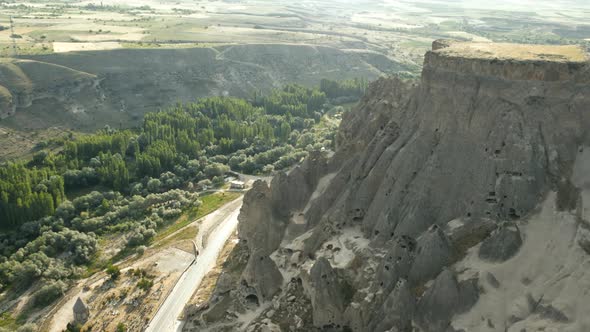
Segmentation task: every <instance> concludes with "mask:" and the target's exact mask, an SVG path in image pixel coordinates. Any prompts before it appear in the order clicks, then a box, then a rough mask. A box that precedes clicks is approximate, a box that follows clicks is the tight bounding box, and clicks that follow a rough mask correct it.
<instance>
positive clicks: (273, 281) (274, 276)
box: [242, 252, 283, 303]
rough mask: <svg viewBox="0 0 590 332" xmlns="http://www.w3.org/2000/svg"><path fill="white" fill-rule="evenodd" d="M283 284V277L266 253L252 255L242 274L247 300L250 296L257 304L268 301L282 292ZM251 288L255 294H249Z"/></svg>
mask: <svg viewBox="0 0 590 332" xmlns="http://www.w3.org/2000/svg"><path fill="white" fill-rule="evenodd" d="M282 284H283V276H282V275H281V272H280V271H279V269H278V268H277V265H276V264H275V262H274V261H272V260H271V259H270V257H268V256H267V255H265V254H264V252H256V253H254V254H252V255H250V259H249V260H248V265H246V269H245V270H244V272H243V273H242V286H244V287H245V293H247V295H246V296H245V297H246V298H248V297H249V296H250V299H252V301H255V302H256V303H258V302H260V301H268V300H270V299H272V297H273V296H274V295H275V294H276V293H277V292H278V291H279V290H280V288H281V286H282ZM250 288H251V289H253V290H255V292H254V293H250V294H248V289H250ZM252 296H256V297H255V298H254V297H252Z"/></svg>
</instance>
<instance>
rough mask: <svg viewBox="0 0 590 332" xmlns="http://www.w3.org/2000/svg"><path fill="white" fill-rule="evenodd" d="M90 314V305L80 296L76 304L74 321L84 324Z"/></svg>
mask: <svg viewBox="0 0 590 332" xmlns="http://www.w3.org/2000/svg"><path fill="white" fill-rule="evenodd" d="M89 316H90V310H88V306H87V305H86V303H84V301H82V299H81V298H78V299H77V300H76V303H75V304H74V322H75V323H79V324H84V323H86V321H87V320H88V317H89Z"/></svg>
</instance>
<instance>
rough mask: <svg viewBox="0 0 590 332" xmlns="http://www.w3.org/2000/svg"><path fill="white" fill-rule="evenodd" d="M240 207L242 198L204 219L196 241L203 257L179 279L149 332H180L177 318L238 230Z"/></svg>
mask: <svg viewBox="0 0 590 332" xmlns="http://www.w3.org/2000/svg"><path fill="white" fill-rule="evenodd" d="M241 206H242V198H239V199H237V200H235V201H233V202H231V203H229V204H227V205H225V206H223V207H222V208H221V209H219V210H217V211H215V212H213V213H211V214H209V215H208V216H206V217H205V218H204V219H203V221H202V223H201V225H200V226H199V234H198V235H197V239H196V244H197V247H199V252H200V255H199V256H198V257H197V260H196V262H194V263H193V264H192V265H191V266H190V267H189V268H188V269H187V270H186V272H185V273H184V274H183V275H182V276H181V277H180V279H179V280H178V283H176V286H175V287H174V289H173V290H172V292H171V293H170V295H168V297H167V298H166V300H165V301H164V304H162V306H161V307H160V310H158V312H157V313H156V315H155V316H154V318H153V319H152V321H151V322H150V324H149V325H148V327H147V329H146V332H177V331H180V330H181V329H182V321H180V320H178V317H179V316H180V315H181V313H182V310H183V309H184V306H185V304H186V303H187V302H188V301H189V300H190V298H191V296H192V295H193V293H194V292H195V291H196V290H197V289H198V288H199V285H200V284H201V281H202V280H203V277H205V275H206V274H207V273H208V272H209V271H210V270H211V269H212V268H213V267H215V263H216V261H217V258H218V256H219V253H220V252H221V250H222V249H223V247H224V245H225V243H226V242H227V240H228V239H229V237H230V236H231V235H232V233H233V232H234V231H235V230H236V227H237V225H238V214H239V213H240V207H241Z"/></svg>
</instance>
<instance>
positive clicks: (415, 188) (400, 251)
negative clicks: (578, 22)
mask: <svg viewBox="0 0 590 332" xmlns="http://www.w3.org/2000/svg"><path fill="white" fill-rule="evenodd" d="M589 67H590V66H589V64H588V61H587V56H586V54H585V53H584V51H582V50H581V49H578V48H575V47H569V46H568V47H565V48H562V47H552V46H535V47H530V48H529V47H527V46H520V45H507V44H499V45H496V44H467V43H456V42H453V41H437V42H435V44H434V45H433V51H431V52H429V53H428V54H427V56H426V60H425V64H424V70H423V74H422V78H421V80H420V82H407V81H403V80H400V79H397V78H388V79H380V80H378V81H376V82H374V83H373V84H372V85H371V87H370V89H369V91H368V92H367V94H366V96H365V97H364V98H363V100H362V101H361V102H360V104H359V105H358V107H357V109H356V110H355V111H354V112H350V113H348V114H346V116H345V117H344V119H343V121H342V124H341V127H340V130H339V132H338V135H337V143H338V144H337V149H336V151H335V154H334V155H333V156H331V158H329V159H326V158H325V157H321V156H319V155H313V156H312V157H311V158H310V159H309V160H308V161H306V162H305V163H304V164H303V165H302V166H301V167H300V168H298V169H295V170H293V171H291V172H290V173H289V174H281V175H279V176H277V177H276V178H275V179H274V180H273V182H272V184H271V186H270V189H269V188H268V187H267V186H266V184H261V183H258V184H256V185H255V187H254V189H253V190H252V191H251V192H250V193H248V195H247V196H246V198H245V200H244V202H245V203H244V204H245V205H244V208H243V210H242V215H241V217H240V223H241V225H240V237H241V238H242V239H243V240H244V241H246V242H247V244H248V247H249V249H250V251H251V254H252V255H259V253H256V251H257V250H261V251H262V253H263V254H264V255H262V256H263V257H264V259H266V257H267V256H268V257H270V258H269V259H270V260H271V261H273V262H275V263H276V268H278V271H280V273H281V274H282V277H281V278H279V277H277V279H280V280H282V286H281V288H280V289H278V290H276V292H272V293H273V295H274V296H272V299H270V298H268V299H267V301H265V303H260V305H259V307H258V308H259V312H258V314H256V315H255V316H256V317H254V318H252V317H250V318H251V319H250V320H249V321H248V323H246V324H244V325H241V323H238V322H243V320H242V321H241V320H240V318H236V317H230V316H231V315H229V316H227V315H226V317H225V318H224V319H221V320H219V321H217V322H214V323H213V324H210V325H208V326H209V328H211V329H212V330H214V331H215V330H219V331H223V330H224V328H227V327H228V326H231V327H232V328H234V329H240V328H242V327H244V326H251V327H252V326H263V325H264V323H263V321H264V320H270V321H271V322H273V324H276V325H277V326H278V327H279V328H280V329H281V330H282V331H313V330H318V331H319V330H328V331H344V330H348V331H350V330H352V331H359V332H360V331H363V332H364V331H426V332H430V331H432V332H440V331H460V330H465V331H484V330H485V331H520V328H521V327H523V326H537V325H535V324H538V322H539V321H543V322H544V323H545V324H546V325H548V326H552V327H555V326H559V327H560V328H559V329H560V330H563V331H577V330H576V329H578V330H579V328H582V330H583V327H584V326H585V327H588V326H590V321H589V320H588V318H587V317H585V315H580V314H579V312H580V311H579V310H580V309H579V308H586V307H588V306H589V305H588V303H590V302H588V301H586V300H590V299H588V296H585V297H584V296H582V297H583V299H577V298H576V297H575V296H574V297H572V296H571V294H570V291H571V292H574V293H578V292H583V291H584V289H585V288H584V287H585V286H584V285H587V284H584V283H582V282H580V280H582V279H583V280H589V278H590V274H589V273H588V272H587V271H588V269H587V268H585V267H584V266H586V267H588V266H590V255H588V254H587V253H586V251H585V250H588V249H587V248H588V247H589V245H588V243H589V241H588V231H587V229H588V227H587V226H585V225H586V224H588V223H587V221H586V220H587V216H588V215H589V214H588V209H587V208H586V207H587V206H589V205H588V204H590V193H589V190H590V187H589V186H588V183H590V180H589V179H588V176H587V175H585V174H589V172H590V169H589V168H590V162H589V160H590V154H588V155H586V153H583V152H582V151H583V148H582V147H583V146H588V145H590V84H589V82H588V78H587V75H586V74H587V73H588V68H589ZM564 184H568V185H564ZM554 192H557V194H554ZM556 197H557V198H556ZM541 205H542V208H541V209H539V208H538V207H540V206H541ZM558 205H559V208H558ZM584 206H586V207H584ZM552 222H554V224H552ZM559 228H561V229H562V230H563V231H562V232H559V234H556V232H555V231H554V230H555V229H559ZM253 239H256V240H254V241H253ZM537 239H538V241H539V242H536V241H537ZM258 242H262V243H258ZM578 244H579V245H578ZM560 255H564V256H567V257H570V258H568V259H569V260H575V262H574V261H572V262H570V261H569V260H568V261H567V262H565V263H564V264H558V263H557V262H554V261H553V258H555V259H557V257H559V256H560ZM544 257H551V259H550V260H544V259H543V258H544ZM251 259H256V258H251ZM553 264H555V265H553ZM249 268H250V267H249ZM274 268H275V266H273V267H272V269H274ZM261 269H262V268H261ZM264 269H267V267H265V268H264ZM561 270H563V271H562V272H563V273H562V272H560V271H561ZM556 271H557V272H556ZM272 273H276V272H272ZM255 275H259V273H255ZM549 280H554V281H555V280H557V281H555V284H554V285H553V286H546V285H547V282H549ZM252 282H253V281H252ZM258 282H260V281H258ZM249 283H250V282H249ZM239 287H240V286H239V285H236V286H235V288H236V289H237V288H239ZM273 288H276V287H273ZM482 290H485V291H486V292H485V293H483V292H482ZM545 291H546V292H547V294H545V293H542V292H545ZM586 291H588V289H586ZM525 292H529V293H530V294H532V295H531V296H532V297H534V298H535V299H536V302H535V303H536V306H535V307H534V308H529V309H527V310H525V311H522V310H520V311H519V310H517V309H514V314H513V316H514V317H516V318H514V319H508V317H510V315H509V314H507V313H504V312H496V311H497V309H494V308H497V307H498V303H499V302H498V301H501V300H500V299H503V298H511V299H514V301H515V303H519V302H518V300H517V298H518V297H519V296H521V297H522V296H524V294H526V293H525ZM236 294H237V293H236ZM572 294H573V293H572ZM240 296H243V295H240ZM267 297H268V296H267ZM525 298H526V297H525ZM233 301H234V302H235V303H238V302H239V301H240V300H239V296H238V297H235V298H234V299H233ZM583 301H586V302H583ZM584 303H586V304H584ZM305 304H307V307H306V305H305ZM527 306H528V304H527ZM521 307H522V306H518V305H516V307H515V308H521ZM527 308H528V307H527ZM232 310H233V309H228V311H227V312H232ZM521 311H522V312H521ZM237 316H238V317H244V316H240V315H237ZM482 317H484V319H482ZM548 321H549V322H550V323H547V322H548ZM523 324H529V325H523ZM552 324H553V325H552ZM555 324H561V325H555ZM264 326H266V325H264Z"/></svg>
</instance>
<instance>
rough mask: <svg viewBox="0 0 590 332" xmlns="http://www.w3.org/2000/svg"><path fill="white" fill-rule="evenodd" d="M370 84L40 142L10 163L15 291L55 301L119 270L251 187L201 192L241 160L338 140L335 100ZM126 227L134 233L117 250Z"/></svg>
mask: <svg viewBox="0 0 590 332" xmlns="http://www.w3.org/2000/svg"><path fill="white" fill-rule="evenodd" d="M365 88H366V82H365V81H362V80H351V81H344V82H331V81H323V82H322V86H321V88H315V89H311V88H306V87H303V86H299V85H288V86H286V87H285V88H283V89H279V90H276V91H274V92H272V93H271V94H269V95H267V96H255V97H254V98H253V100H250V101H248V100H243V99H237V98H229V97H228V98H223V97H212V98H204V99H201V100H198V101H196V102H195V103H191V104H184V105H180V104H179V105H176V106H174V107H172V108H170V109H167V110H164V111H161V112H154V113H148V114H146V116H145V118H144V121H143V125H142V126H141V127H140V128H136V129H122V130H116V129H113V128H108V127H107V128H104V129H102V130H100V131H98V132H96V133H95V134H91V135H74V134H70V135H67V136H65V137H63V138H61V139H59V140H54V141H53V142H49V143H46V144H40V149H39V151H38V152H37V153H36V154H35V155H34V156H33V157H32V159H31V160H26V161H14V162H7V163H4V164H1V165H0V227H2V229H3V231H2V233H1V234H0V255H1V256H0V288H1V289H2V290H3V291H4V293H3V299H4V300H10V299H16V298H18V296H19V295H20V294H23V293H24V292H25V291H29V292H30V294H31V300H30V301H29V302H28V304H27V306H30V307H31V308H32V309H34V308H43V307H45V306H48V305H50V304H51V303H52V302H53V301H55V300H56V299H57V298H59V297H61V296H62V295H63V294H64V292H65V291H66V290H67V289H68V288H69V286H70V285H71V282H72V281H74V280H76V279H79V278H81V277H86V276H88V275H90V274H92V273H94V272H97V271H99V270H103V269H107V272H108V273H109V274H110V275H111V277H112V278H115V276H116V275H117V273H116V272H117V271H115V269H116V268H115V267H113V264H114V263H116V262H117V261H119V260H121V259H123V258H125V257H127V256H129V255H130V254H133V253H136V252H138V253H141V252H143V251H144V250H145V246H146V245H150V244H151V243H153V242H154V241H155V240H156V239H157V240H159V239H164V238H165V237H166V236H168V235H170V234H172V233H174V232H175V231H177V230H179V229H181V228H182V227H184V226H186V225H188V224H189V223H190V222H192V221H193V220H195V219H197V218H200V217H202V216H204V215H205V214H208V213H210V212H212V211H214V210H216V209H217V208H219V207H220V206H221V205H223V204H225V203H227V202H229V201H231V200H233V199H236V198H237V197H239V195H240V194H239V193H234V192H224V193H209V194H204V195H202V196H199V194H198V191H201V190H204V189H211V188H215V187H220V186H223V185H224V184H225V181H226V180H225V178H226V177H227V176H228V174H232V175H234V176H235V173H231V171H234V172H242V173H247V174H270V173H272V172H274V171H276V170H283V169H286V168H289V167H291V166H293V165H294V164H296V163H298V162H300V161H301V160H302V158H304V157H305V156H306V155H307V154H308V153H309V152H310V151H312V150H324V149H330V148H331V147H332V145H333V142H332V139H333V136H334V133H335V130H336V127H337V125H338V123H337V121H328V120H326V116H325V115H326V113H327V112H328V111H330V112H334V109H335V107H334V106H333V105H332V104H331V102H334V103H342V102H350V101H353V100H358V98H359V97H360V96H361V95H362V94H363V93H364V89H365ZM114 236H118V237H123V239H124V245H123V247H122V248H121V249H120V250H118V253H117V252H115V253H113V254H110V256H108V254H106V252H107V251H108V249H111V251H112V249H113V248H112V246H113V245H112V244H111V240H112V239H113V237H114ZM148 284H149V283H148V282H145V281H144V282H143V283H142V287H145V288H148Z"/></svg>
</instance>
